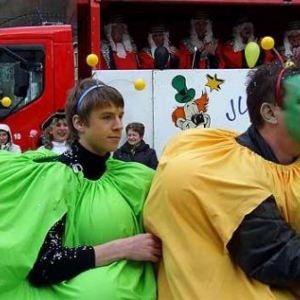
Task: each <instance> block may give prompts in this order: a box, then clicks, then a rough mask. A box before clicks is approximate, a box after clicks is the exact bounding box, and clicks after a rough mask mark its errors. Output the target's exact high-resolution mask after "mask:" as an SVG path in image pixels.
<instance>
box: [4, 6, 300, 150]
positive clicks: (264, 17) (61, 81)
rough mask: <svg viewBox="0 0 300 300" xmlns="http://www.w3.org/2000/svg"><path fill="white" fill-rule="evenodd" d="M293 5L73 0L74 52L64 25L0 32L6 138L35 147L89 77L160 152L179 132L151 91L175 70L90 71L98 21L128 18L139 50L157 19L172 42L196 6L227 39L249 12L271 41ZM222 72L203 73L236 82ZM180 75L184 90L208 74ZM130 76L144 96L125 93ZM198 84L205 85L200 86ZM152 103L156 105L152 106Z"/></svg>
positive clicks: (98, 33) (237, 94)
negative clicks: (117, 93)
mask: <svg viewBox="0 0 300 300" xmlns="http://www.w3.org/2000/svg"><path fill="white" fill-rule="evenodd" d="M299 5H300V0H265V1H262V0H251V1H250V0H249V1H244V0H227V1H226V0H222V1H221V0H205V1H204V0H186V1H184V0H123V1H121V0H110V1H108V0H106V1H105V0H102V1H100V0H98V1H96V0H77V1H76V12H77V22H76V28H75V31H76V37H77V41H78V52H77V51H76V53H75V55H74V26H71V25H70V24H69V25H49V26H32V27H18V28H0V123H6V124H8V125H9V126H11V129H12V132H13V134H14V140H15V142H16V143H17V144H19V145H20V146H21V147H22V150H23V151H24V150H27V149H34V148H36V145H37V139H38V136H39V135H40V124H41V123H42V122H43V121H44V120H45V119H46V118H47V117H48V116H49V115H50V114H51V113H53V112H54V111H56V110H58V109H61V108H63V107H64V103H65V99H66V95H67V91H68V90H69V89H70V88H71V87H72V86H73V85H74V81H75V80H76V77H77V76H78V78H84V77H88V76H91V74H92V73H95V74H96V75H95V76H96V77H98V78H99V79H101V80H103V81H105V82H107V83H111V84H113V83H115V86H116V87H117V88H119V89H120V90H121V92H122V93H123V94H124V96H125V100H126V99H130V100H128V103H127V104H126V105H127V111H128V114H127V113H126V115H127V116H128V117H127V119H126V120H128V121H131V120H135V121H137V120H138V119H139V121H143V122H145V123H146V126H147V128H148V129H149V130H148V133H147V134H146V138H147V139H148V142H149V143H150V144H151V145H152V146H154V147H156V148H158V150H159V151H160V150H161V148H162V147H163V144H164V142H165V140H166V138H167V137H168V136H169V135H171V134H172V133H173V132H175V131H176V130H180V129H178V128H176V126H174V124H173V123H172V119H171V116H170V115H171V114H172V110H173V109H174V107H175V103H171V102H170V103H169V104H164V105H168V107H167V108H166V107H163V106H162V107H159V105H162V104H161V100H160V99H162V98H165V97H166V96H165V95H160V94H159V93H160V90H161V87H163V89H164V86H169V85H170V80H171V79H172V78H173V77H174V76H177V75H178V74H179V73H180V72H181V70H176V71H174V70H164V71H160V73H157V72H156V71H151V70H149V71H145V70H143V71H141V70H136V71H130V72H128V71H118V72H115V71H111V70H107V71H101V70H100V63H98V65H97V66H96V67H95V68H91V67H90V66H88V65H87V64H86V57H87V55H88V54H90V53H94V54H96V55H97V56H98V57H100V42H101V33H102V32H101V28H103V22H104V21H103V20H104V19H105V18H106V17H107V16H108V15H110V14H112V13H120V14H123V15H124V16H125V17H126V19H127V20H128V25H129V29H130V32H131V35H133V36H134V37H135V39H136V42H137V44H138V45H140V46H143V43H146V42H147V38H146V32H147V31H146V30H147V28H148V26H149V24H150V23H151V22H152V21H155V18H156V17H157V16H160V17H161V18H164V20H165V22H166V23H168V24H170V28H171V31H172V33H171V36H172V40H174V44H177V43H178V42H179V40H180V39H181V38H182V37H183V36H184V34H186V31H185V30H186V29H185V27H184V22H186V20H187V19H188V18H189V16H190V15H191V14H192V13H193V12H194V11H195V10H196V9H205V11H207V12H208V13H209V15H211V16H212V17H213V19H214V20H215V26H214V28H216V31H217V35H219V36H220V37H223V39H224V41H225V36H227V37H228V36H229V34H230V30H231V27H232V24H233V22H234V19H235V18H236V16H238V15H240V14H248V15H250V17H251V18H252V19H254V20H255V24H256V25H255V26H257V28H258V30H260V32H261V33H262V34H266V35H270V34H271V35H273V36H274V38H275V39H279V38H280V35H281V34H282V32H283V30H284V28H283V25H282V24H283V23H284V22H285V21H287V20H289V19H291V18H296V17H297V11H298V15H299V8H300V7H299ZM77 55H78V57H77ZM76 65H77V66H76ZM237 71H239V70H237ZM161 72H164V75H162V73H161ZM174 72H175V73H174ZM176 72H177V73H176ZM201 72H202V73H201ZM226 72H227V73H226ZM228 72H229V70H216V71H215V72H213V71H211V76H217V77H218V78H223V77H224V78H228V79H227V85H228V86H230V85H232V87H233V86H234V85H236V81H234V80H231V79H230V78H231V77H227V76H229V75H230V74H231V73H228ZM244 73H245V72H244V71H241V73H238V72H235V75H232V76H238V77H240V75H239V74H242V77H243V76H244ZM75 74H76V75H75ZM182 74H186V76H187V78H191V81H190V84H191V85H198V82H195V83H193V82H192V80H194V79H192V78H193V77H195V76H196V75H197V76H198V78H201V76H202V74H203V75H206V76H207V75H209V74H208V71H207V70H185V71H182ZM228 74H229V75H228ZM236 74H237V75H236ZM230 76H231V75H230ZM136 78H144V80H145V82H146V87H147V89H148V92H147V89H146V91H142V92H141V93H140V94H139V92H137V91H134V89H131V86H130V89H129V87H128V82H134V81H135V79H136ZM157 78H160V79H159V80H158V79H157ZM168 78H169V79H168ZM167 80H169V81H167ZM199 80H200V79H199ZM200 85H203V86H205V82H204V83H200ZM157 86H158V89H156V87H157ZM241 89H243V88H242V87H241ZM199 92H200V91H199ZM201 92H203V89H202V91H201ZM143 93H144V94H143ZM216 94H217V91H211V95H210V97H211V98H213V97H214V96H215V95H216ZM172 97H173V96H172ZM226 97H227V96H226ZM132 98H134V99H132ZM139 98H142V99H141V100H139ZM234 98H238V99H243V91H241V92H235V95H228V103H227V104H226V105H227V106H228V107H229V106H231V108H230V107H229V108H230V109H231V111H230V112H231V113H233V112H232V110H233V105H234V100H233V99H234ZM145 99H146V100H145ZM9 100H11V103H10V101H9ZM231 100H232V101H231ZM130 101H131V102H130ZM157 101H160V103H159V105H157ZM170 101H171V100H170ZM241 101H242V100H240V102H241ZM240 102H238V103H239V107H240V111H242V109H241V105H242V103H240ZM227 106H224V108H222V109H223V110H224V114H223V115H224V118H225V116H226V114H227V116H230V113H229V111H228V110H227V111H226V112H225V110H226V109H227ZM211 107H212V108H211V109H212V110H211V112H210V114H211V117H212V122H211V123H212V126H227V125H226V124H225V123H224V124H225V125H224V124H223V123H222V122H221V123H217V122H215V123H214V122H213V121H214V119H215V120H221V118H222V117H220V116H219V115H217V113H214V112H213V107H214V105H213V104H212V105H211ZM229 108H228V109H229ZM214 114H216V117H215V118H214ZM241 115H242V114H241ZM227 119H228V120H231V119H232V118H231V119H230V118H229V117H228V118H227ZM228 122H229V121H228ZM236 124H237V125H232V126H231V127H233V128H237V129H243V128H244V127H245V126H246V125H247V124H248V121H247V119H243V120H241V121H240V124H242V125H241V126H238V123H236ZM229 127H230V126H229ZM162 128H164V130H161V129H162ZM158 132H159V133H158ZM162 132H163V136H161V134H162ZM156 133H157V134H156Z"/></svg>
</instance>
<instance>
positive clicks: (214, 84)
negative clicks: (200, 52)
mask: <svg viewBox="0 0 300 300" xmlns="http://www.w3.org/2000/svg"><path fill="white" fill-rule="evenodd" d="M206 79H207V83H206V84H205V86H208V87H209V88H210V91H213V90H216V91H219V90H220V89H221V87H220V85H221V84H222V83H223V82H224V81H225V80H223V79H219V78H217V74H215V75H214V77H212V76H210V75H208V74H207V75H206Z"/></svg>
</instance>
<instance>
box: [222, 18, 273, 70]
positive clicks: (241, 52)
mask: <svg viewBox="0 0 300 300" xmlns="http://www.w3.org/2000/svg"><path fill="white" fill-rule="evenodd" d="M256 41H257V38H256V37H255V36H254V26H253V23H252V22H251V21H250V20H249V19H248V17H246V16H240V17H239V18H238V19H237V21H236V25H235V26H234V27H233V29H232V39H231V40H229V41H227V42H226V43H225V44H224V45H223V58H224V61H225V67H226V68H228V69H247V68H249V67H248V65H247V62H246V57H245V47H246V45H247V44H248V43H249V42H256ZM274 58H275V56H274V54H273V53H272V51H271V50H268V51H266V50H263V49H261V50H260V56H259V58H258V60H257V63H256V66H259V65H262V64H266V63H268V62H270V61H272V60H274Z"/></svg>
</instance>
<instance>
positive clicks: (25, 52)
mask: <svg viewBox="0 0 300 300" xmlns="http://www.w3.org/2000/svg"><path fill="white" fill-rule="evenodd" d="M44 64H45V52H44V46H42V45H6V46H0V99H2V98H3V97H9V98H10V99H11V101H12V104H11V105H10V106H9V107H3V106H2V105H0V119H2V118H5V117H7V116H8V115H11V114H13V113H15V112H16V111H18V110H20V109H21V108H22V107H24V106H26V105H28V104H29V103H31V102H32V101H34V100H35V99H37V98H38V97H39V96H40V95H41V93H42V90H43V88H44ZM16 66H18V68H17V69H16ZM16 70H21V74H20V72H17V71H16ZM22 74H23V75H26V76H22ZM28 78H29V82H28ZM28 83H29V85H28ZM22 84H24V86H23V89H24V88H25V89H26V90H25V91H24V92H23V93H22V96H20V95H19V94H20V93H19V92H18V91H17V90H16V85H17V86H19V87H20V85H21V86H22Z"/></svg>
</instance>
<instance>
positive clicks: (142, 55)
mask: <svg viewBox="0 0 300 300" xmlns="http://www.w3.org/2000/svg"><path fill="white" fill-rule="evenodd" d="M138 57H139V61H140V64H141V68H142V69H154V58H153V57H152V56H151V55H149V53H147V52H146V51H144V50H141V51H140V52H139V53H138Z"/></svg>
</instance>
